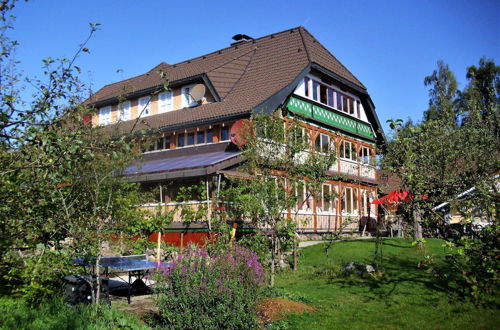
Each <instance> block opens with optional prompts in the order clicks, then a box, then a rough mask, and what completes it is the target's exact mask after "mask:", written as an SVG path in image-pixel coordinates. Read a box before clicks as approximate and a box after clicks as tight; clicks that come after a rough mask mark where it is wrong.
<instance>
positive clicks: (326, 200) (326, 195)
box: [321, 184, 335, 213]
mask: <svg viewBox="0 0 500 330" xmlns="http://www.w3.org/2000/svg"><path fill="white" fill-rule="evenodd" d="M334 191H335V188H334V187H333V186H331V185H329V184H323V189H322V191H321V210H322V211H323V212H333V213H335V195H334Z"/></svg>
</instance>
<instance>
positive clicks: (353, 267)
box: [344, 261, 375, 276]
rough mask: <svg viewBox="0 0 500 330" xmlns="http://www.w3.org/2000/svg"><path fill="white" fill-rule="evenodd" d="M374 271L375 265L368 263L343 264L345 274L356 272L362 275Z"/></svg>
mask: <svg viewBox="0 0 500 330" xmlns="http://www.w3.org/2000/svg"><path fill="white" fill-rule="evenodd" d="M374 272H375V267H373V266H372V265H369V264H363V263H357V262H352V261H351V262H348V263H347V264H345V266H344V273H345V274H346V275H351V274H356V275H358V276H364V275H365V274H371V273H374Z"/></svg>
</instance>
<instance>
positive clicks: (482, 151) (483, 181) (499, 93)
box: [382, 58, 500, 212]
mask: <svg viewBox="0 0 500 330" xmlns="http://www.w3.org/2000/svg"><path fill="white" fill-rule="evenodd" d="M467 72H468V73H467V79H468V84H467V86H466V87H465V88H464V90H463V91H460V90H458V89H457V82H456V79H455V77H454V75H453V73H452V72H451V71H450V70H449V68H448V66H447V65H445V64H444V63H443V62H439V63H438V70H436V71H434V72H433V74H432V75H431V76H428V77H426V78H425V84H426V85H427V86H429V87H430V90H429V109H428V110H427V111H426V112H425V114H424V120H423V121H422V122H421V123H417V124H414V123H412V122H411V121H409V122H406V123H404V124H402V123H400V124H399V125H398V123H396V122H395V121H394V122H393V124H394V125H393V126H394V129H393V138H392V140H390V141H389V143H388V146H387V152H386V154H385V155H384V157H383V160H382V167H383V168H385V169H388V170H390V171H392V172H393V173H395V174H396V175H398V176H400V177H401V179H402V182H403V186H404V189H406V190H409V191H410V192H412V193H413V194H415V196H416V198H415V201H414V203H412V205H410V206H411V207H413V208H415V207H418V208H419V209H421V210H422V211H424V212H428V211H429V210H430V209H431V208H432V207H433V206H436V205H437V204H439V203H441V202H443V201H453V200H455V199H456V198H457V195H458V194H459V193H461V192H463V191H465V190H467V189H469V188H471V187H473V186H476V187H484V188H485V189H482V190H481V191H482V194H479V193H478V194H477V196H476V197H477V199H478V201H479V202H481V201H485V200H488V201H489V202H492V201H493V200H494V199H495V198H498V191H496V187H495V185H494V184H493V185H492V183H493V182H494V180H492V176H493V174H494V173H495V172H497V171H498V170H499V169H500V138H499V137H500V136H499V135H498V127H499V125H500V121H499V112H500V109H499V107H500V103H499V102H500V88H499V87H500V84H499V83H498V81H499V77H500V71H499V67H498V66H497V65H495V63H494V62H493V61H491V60H486V59H484V58H483V59H481V60H480V62H479V66H478V67H476V66H471V67H469V68H468V71H467ZM421 195H426V196H429V199H428V200H427V201H423V200H421V199H420V198H418V197H419V196H421ZM495 196H496V197H495Z"/></svg>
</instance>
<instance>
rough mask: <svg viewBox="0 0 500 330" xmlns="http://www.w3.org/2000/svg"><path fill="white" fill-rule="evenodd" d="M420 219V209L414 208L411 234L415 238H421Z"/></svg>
mask: <svg viewBox="0 0 500 330" xmlns="http://www.w3.org/2000/svg"><path fill="white" fill-rule="evenodd" d="M421 222H422V219H421V218H420V210H419V209H418V208H415V209H414V210H413V236H414V238H415V240H418V239H421V238H422V224H421Z"/></svg>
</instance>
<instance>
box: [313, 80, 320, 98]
mask: <svg viewBox="0 0 500 330" xmlns="http://www.w3.org/2000/svg"><path fill="white" fill-rule="evenodd" d="M318 87H319V83H318V82H317V81H314V80H313V83H312V96H313V100H314V101H319V100H318Z"/></svg>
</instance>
